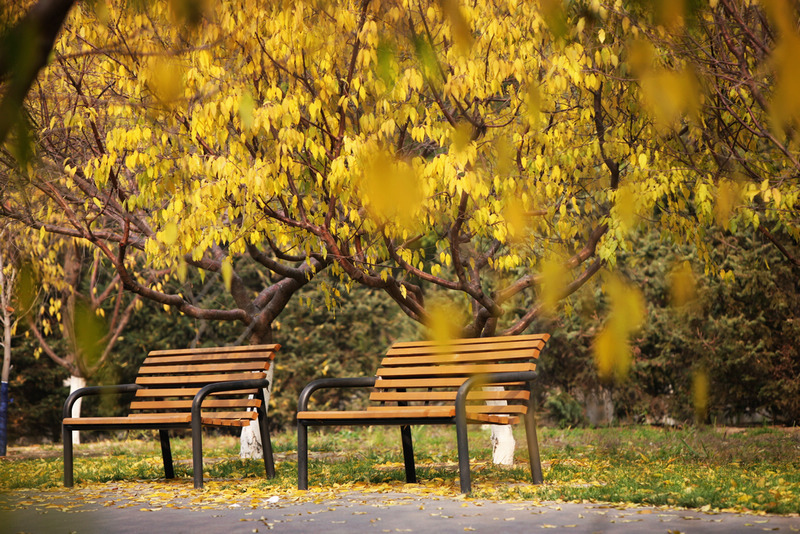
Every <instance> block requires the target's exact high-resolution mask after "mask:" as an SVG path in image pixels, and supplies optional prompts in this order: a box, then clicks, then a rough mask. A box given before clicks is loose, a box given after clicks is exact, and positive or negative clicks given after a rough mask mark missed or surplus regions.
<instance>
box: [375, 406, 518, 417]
mask: <svg viewBox="0 0 800 534" xmlns="http://www.w3.org/2000/svg"><path fill="white" fill-rule="evenodd" d="M425 408H442V409H444V408H447V409H450V408H452V409H453V415H455V413H456V412H455V409H456V407H455V406H452V405H444V406H368V407H367V411H368V412H382V413H392V412H400V411H404V410H409V411H414V410H416V409H425ZM527 411H528V410H527V408H525V405H523V404H508V405H501V406H494V405H488V404H469V405H467V413H488V414H490V413H494V414H523V415H524V414H525V413H527Z"/></svg>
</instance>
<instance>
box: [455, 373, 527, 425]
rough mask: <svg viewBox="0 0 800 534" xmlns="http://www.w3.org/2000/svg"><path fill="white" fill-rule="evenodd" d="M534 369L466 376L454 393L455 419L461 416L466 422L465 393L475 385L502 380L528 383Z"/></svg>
mask: <svg viewBox="0 0 800 534" xmlns="http://www.w3.org/2000/svg"><path fill="white" fill-rule="evenodd" d="M536 376H537V373H536V371H518V372H511V373H488V374H485V375H475V376H473V377H470V378H468V379H467V380H466V381H465V382H464V383H463V384H461V387H459V388H458V393H457V394H456V419H459V418H462V419H463V420H464V421H465V422H466V418H467V395H468V394H469V392H470V391H471V390H473V389H475V388H476V387H481V386H485V385H486V384H501V383H503V382H528V384H529V385H530V384H531V383H532V382H533V381H534V380H535V379H536Z"/></svg>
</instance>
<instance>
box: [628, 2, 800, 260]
mask: <svg viewBox="0 0 800 534" xmlns="http://www.w3.org/2000/svg"><path fill="white" fill-rule="evenodd" d="M638 4H639V3H636V2H631V3H628V4H627V5H625V7H622V6H616V7H617V8H618V12H619V16H621V17H624V18H625V19H627V20H628V21H629V25H630V26H631V27H632V28H636V29H637V30H638V39H636V40H635V41H633V42H632V43H631V45H630V47H631V48H632V49H633V50H634V51H635V52H636V54H637V58H636V61H635V62H634V63H633V64H632V65H631V68H632V72H633V73H634V74H635V76H636V80H637V84H638V86H639V87H640V88H641V95H642V101H643V105H644V109H645V111H646V112H647V113H649V114H650V115H651V116H652V117H653V118H654V121H655V123H656V126H657V130H656V134H657V135H656V136H655V137H654V139H653V143H654V145H658V146H659V148H660V150H661V151H662V152H663V153H665V154H666V155H668V157H669V158H670V159H671V160H672V161H673V163H672V165H673V167H675V168H677V169H680V172H681V173H682V174H683V175H684V178H683V182H684V184H685V187H686V188H687V189H689V190H690V191H691V194H690V195H689V196H688V198H687V200H688V202H686V203H685V204H683V205H681V204H680V203H672V205H671V208H672V210H675V211H674V212H673V213H668V214H667V217H670V218H672V219H673V220H674V221H675V223H674V224H673V227H674V229H675V230H676V232H678V233H680V234H681V235H683V236H684V237H685V238H686V239H688V240H691V241H693V242H694V243H695V244H696V245H697V246H698V248H699V250H700V251H701V256H702V258H703V259H704V260H705V261H707V262H708V263H709V265H710V266H711V267H712V269H714V268H715V267H714V265H713V264H714V262H713V261H711V259H712V258H711V256H712V254H711V251H710V249H708V248H707V247H706V246H704V242H705V241H707V240H706V232H705V228H709V227H713V226H717V227H721V228H725V229H729V230H732V231H734V232H736V231H737V229H738V228H740V227H742V226H744V227H750V228H752V229H753V230H756V231H758V232H759V233H760V234H761V235H762V237H763V238H765V239H767V240H768V241H769V242H771V243H772V244H773V245H774V246H775V247H776V248H777V249H778V250H779V251H780V252H781V253H782V254H783V255H784V256H785V258H786V259H787V260H788V261H789V262H790V264H791V265H793V266H794V267H795V272H800V271H798V270H797V267H800V254H799V252H798V250H800V249H798V243H799V242H800V219H798V210H797V202H798V196H800V182H798V180H797V174H798V171H800V151H799V150H798V146H797V141H796V137H797V127H798V118H799V117H800V115H798V110H800V107H798V100H797V78H796V76H795V75H794V73H795V72H796V66H795V61H794V58H795V55H796V53H797V51H798V50H800V31H798V22H799V21H800V11H798V9H797V7H796V5H794V4H792V3H790V2H787V1H784V0H770V1H766V2H758V3H757V2H733V1H730V0H719V1H713V2H710V3H709V4H708V5H705V4H701V3H698V2H686V3H684V2H676V3H671V2H644V3H641V4H643V5H638ZM653 7H655V8H656V9H652V8H653ZM698 228H699V230H700V231H697V230H698ZM724 274H725V273H723V275H724Z"/></svg>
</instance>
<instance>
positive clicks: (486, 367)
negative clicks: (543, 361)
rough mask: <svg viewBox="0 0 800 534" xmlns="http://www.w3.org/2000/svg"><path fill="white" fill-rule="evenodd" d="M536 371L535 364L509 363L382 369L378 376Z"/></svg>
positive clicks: (467, 374) (469, 374)
mask: <svg viewBox="0 0 800 534" xmlns="http://www.w3.org/2000/svg"><path fill="white" fill-rule="evenodd" d="M535 369H536V365H535V364H533V363H507V364H495V365H490V364H476V365H425V366H414V367H390V368H386V367H382V368H381V369H379V370H378V376H382V377H383V376H386V377H401V376H458V375H466V376H472V375H479V374H486V373H507V372H518V371H534V370H535Z"/></svg>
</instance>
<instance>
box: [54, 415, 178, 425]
mask: <svg viewBox="0 0 800 534" xmlns="http://www.w3.org/2000/svg"><path fill="white" fill-rule="evenodd" d="M191 420H192V414H190V413H175V414H163V413H157V414H146V415H145V414H131V415H129V416H127V417H68V418H66V419H64V424H67V425H97V424H102V425H118V426H125V425H129V424H131V423H136V424H175V423H189V422H190V421H191Z"/></svg>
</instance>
